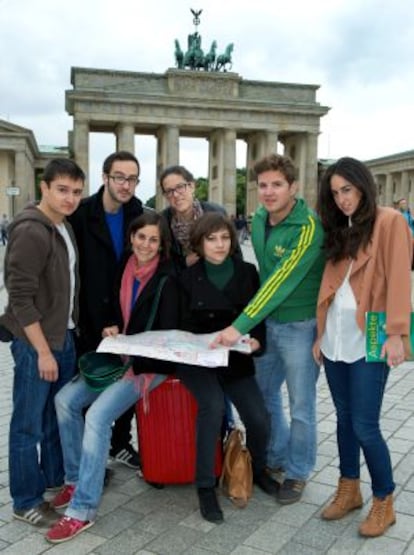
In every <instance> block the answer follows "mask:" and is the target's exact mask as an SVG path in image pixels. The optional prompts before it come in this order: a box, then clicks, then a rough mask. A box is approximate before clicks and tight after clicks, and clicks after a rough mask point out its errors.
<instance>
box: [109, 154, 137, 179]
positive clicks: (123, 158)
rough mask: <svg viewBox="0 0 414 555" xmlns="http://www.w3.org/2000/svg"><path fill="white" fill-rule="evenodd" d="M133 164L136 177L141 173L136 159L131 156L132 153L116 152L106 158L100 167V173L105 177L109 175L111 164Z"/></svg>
mask: <svg viewBox="0 0 414 555" xmlns="http://www.w3.org/2000/svg"><path fill="white" fill-rule="evenodd" d="M118 161H119V162H135V164H136V165H137V168H138V175H139V174H140V172H141V166H140V165H139V162H138V158H137V157H136V156H135V155H134V154H132V152H128V151H127V150H118V151H117V152H113V153H112V154H110V155H109V156H107V157H106V158H105V160H104V163H103V166H102V172H103V173H105V174H106V175H109V174H110V173H111V169H112V164H113V163H114V162H118Z"/></svg>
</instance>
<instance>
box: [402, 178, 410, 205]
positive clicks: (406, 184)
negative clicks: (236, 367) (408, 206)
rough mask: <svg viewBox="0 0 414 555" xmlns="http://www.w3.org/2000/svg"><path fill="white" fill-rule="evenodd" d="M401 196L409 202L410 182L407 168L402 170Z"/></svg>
mask: <svg viewBox="0 0 414 555" xmlns="http://www.w3.org/2000/svg"><path fill="white" fill-rule="evenodd" d="M401 197H404V198H405V199H407V202H408V203H409V198H410V183H409V179H408V171H406V170H405V171H402V172H401Z"/></svg>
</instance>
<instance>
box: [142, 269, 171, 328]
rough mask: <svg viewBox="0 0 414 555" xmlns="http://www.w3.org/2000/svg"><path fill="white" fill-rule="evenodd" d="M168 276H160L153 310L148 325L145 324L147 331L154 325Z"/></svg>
mask: <svg viewBox="0 0 414 555" xmlns="http://www.w3.org/2000/svg"><path fill="white" fill-rule="evenodd" d="M167 278H168V276H162V277H161V278H160V281H159V283H158V286H157V291H156V293H155V298H154V301H153V303H152V306H151V312H150V315H149V318H148V320H147V323H146V326H145V331H149V330H150V329H151V328H152V325H153V323H154V320H155V315H156V313H157V310H158V305H159V304H160V298H161V293H162V289H163V287H164V284H165V282H166V281H167Z"/></svg>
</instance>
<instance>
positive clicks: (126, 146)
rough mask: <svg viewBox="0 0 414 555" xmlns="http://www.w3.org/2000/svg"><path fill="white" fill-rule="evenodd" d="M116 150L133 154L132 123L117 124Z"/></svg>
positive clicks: (133, 134) (133, 131) (133, 132)
mask: <svg viewBox="0 0 414 555" xmlns="http://www.w3.org/2000/svg"><path fill="white" fill-rule="evenodd" d="M115 133H116V150H127V151H128V152H131V153H132V154H135V128H134V125H133V124H132V123H118V125H117V126H116V130H115Z"/></svg>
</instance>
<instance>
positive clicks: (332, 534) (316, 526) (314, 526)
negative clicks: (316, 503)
mask: <svg viewBox="0 0 414 555" xmlns="http://www.w3.org/2000/svg"><path fill="white" fill-rule="evenodd" d="M326 524H327V523H326V522H324V521H323V520H321V519H320V518H312V519H311V520H309V521H308V522H306V523H305V524H304V525H303V526H301V527H300V528H299V530H298V531H297V533H296V534H295V537H294V540H295V541H296V542H299V543H302V544H304V545H308V546H310V547H313V548H315V549H318V550H319V551H320V552H322V553H324V552H325V551H327V550H328V549H329V547H330V546H331V545H332V544H333V542H334V541H335V539H336V538H337V537H338V536H341V535H342V533H343V531H344V527H345V526H346V523H345V524H344V523H342V525H341V523H340V522H336V523H335V525H334V526H327V525H326ZM330 524H331V523H330Z"/></svg>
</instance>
